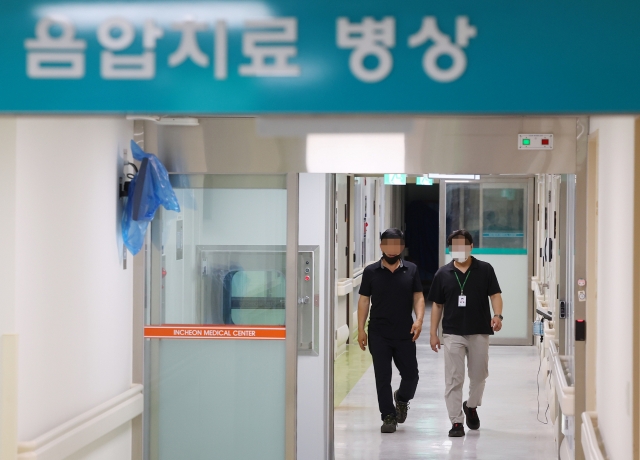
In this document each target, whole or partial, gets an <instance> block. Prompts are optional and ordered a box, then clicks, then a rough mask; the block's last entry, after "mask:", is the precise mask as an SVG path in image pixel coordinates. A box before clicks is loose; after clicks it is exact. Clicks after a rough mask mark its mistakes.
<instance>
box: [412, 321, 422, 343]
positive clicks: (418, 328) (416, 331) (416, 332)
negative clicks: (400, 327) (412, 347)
mask: <svg viewBox="0 0 640 460" xmlns="http://www.w3.org/2000/svg"><path fill="white" fill-rule="evenodd" d="M421 332H422V321H416V322H415V323H413V326H411V333H412V334H413V339H412V340H413V341H414V342H415V341H416V340H418V337H420V333H421Z"/></svg>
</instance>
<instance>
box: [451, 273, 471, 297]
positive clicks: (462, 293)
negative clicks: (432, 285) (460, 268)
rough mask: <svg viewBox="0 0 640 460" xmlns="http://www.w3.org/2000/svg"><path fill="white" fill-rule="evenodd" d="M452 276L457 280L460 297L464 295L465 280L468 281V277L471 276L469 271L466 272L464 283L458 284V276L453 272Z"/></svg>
mask: <svg viewBox="0 0 640 460" xmlns="http://www.w3.org/2000/svg"><path fill="white" fill-rule="evenodd" d="M453 274H454V275H456V279H457V280H458V286H460V295H464V286H465V285H466V284H467V280H468V279H469V275H470V274H471V269H469V271H467V276H466V277H465V279H464V283H462V284H460V278H458V274H457V273H456V272H455V271H454V272H453Z"/></svg>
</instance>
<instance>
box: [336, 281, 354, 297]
mask: <svg viewBox="0 0 640 460" xmlns="http://www.w3.org/2000/svg"><path fill="white" fill-rule="evenodd" d="M336 292H337V294H338V297H342V296H345V295H347V294H351V293H352V292H353V280H352V279H351V278H340V279H338V281H337V282H336Z"/></svg>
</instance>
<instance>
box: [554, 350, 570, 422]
mask: <svg viewBox="0 0 640 460" xmlns="http://www.w3.org/2000/svg"><path fill="white" fill-rule="evenodd" d="M562 359H563V357H562V356H560V355H557V354H556V355H553V356H551V362H552V374H553V380H554V382H555V389H556V394H557V395H558V402H559V403H560V407H561V408H562V413H563V414H565V415H574V411H575V387H573V386H572V385H569V382H567V376H566V374H565V372H564V366H563V365H562Z"/></svg>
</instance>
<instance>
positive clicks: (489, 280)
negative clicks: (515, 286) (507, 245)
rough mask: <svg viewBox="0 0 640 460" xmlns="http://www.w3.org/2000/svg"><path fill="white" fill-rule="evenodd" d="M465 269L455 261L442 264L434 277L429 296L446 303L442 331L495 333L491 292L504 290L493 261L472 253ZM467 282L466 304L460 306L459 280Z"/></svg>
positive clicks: (438, 301)
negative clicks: (479, 258)
mask: <svg viewBox="0 0 640 460" xmlns="http://www.w3.org/2000/svg"><path fill="white" fill-rule="evenodd" d="M472 259H473V260H472V261H471V266H470V267H469V269H468V270H467V272H466V273H462V272H461V271H460V270H458V269H457V268H456V267H455V266H454V264H453V261H451V262H450V263H448V264H447V265H444V266H443V267H440V269H439V270H438V271H437V272H436V275H435V277H434V278H433V283H432V284H431V289H430V290H429V296H428V299H429V300H430V301H432V302H435V303H439V304H443V305H444V317H443V319H442V332H443V333H445V334H455V335H472V334H493V328H492V327H491V317H492V315H491V308H490V306H489V296H492V295H494V294H498V293H501V292H502V291H501V290H500V285H499V284H498V279H497V278H496V273H495V271H494V270H493V267H492V266H491V264H489V263H487V262H483V261H481V260H478V259H476V258H475V257H472ZM456 273H457V274H458V278H459V280H460V284H464V283H465V277H466V276H467V273H469V278H468V279H467V282H466V284H464V294H465V295H466V296H467V306H466V307H459V306H458V296H459V295H460V284H458V280H457V279H456V276H455V274H456Z"/></svg>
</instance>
